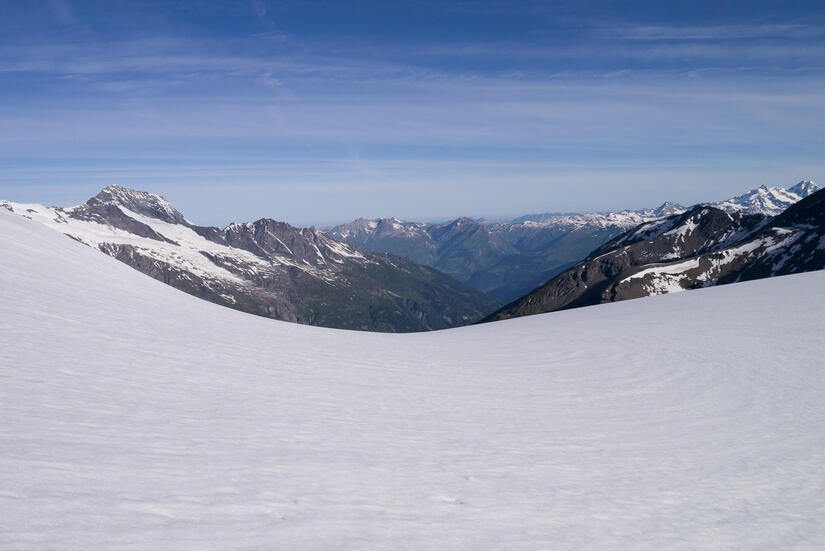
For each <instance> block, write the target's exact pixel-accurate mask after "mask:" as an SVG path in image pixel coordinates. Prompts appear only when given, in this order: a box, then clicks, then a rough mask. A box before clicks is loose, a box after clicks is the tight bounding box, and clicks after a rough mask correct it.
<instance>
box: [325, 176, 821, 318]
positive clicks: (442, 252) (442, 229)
mask: <svg viewBox="0 0 825 551" xmlns="http://www.w3.org/2000/svg"><path fill="white" fill-rule="evenodd" d="M817 189H819V188H818V187H817V186H816V184H814V183H813V182H810V181H806V180H803V181H802V182H799V183H798V184H796V185H795V186H793V187H791V188H788V189H782V188H766V187H763V188H759V189H756V190H752V191H750V192H748V193H745V194H743V195H740V196H737V197H733V198H731V199H728V200H726V201H722V202H719V203H715V204H713V205H712V206H714V207H716V208H719V209H721V210H725V211H727V212H743V213H748V214H756V213H762V214H766V215H776V214H778V213H779V212H781V211H782V210H784V209H785V208H787V207H788V206H790V205H792V204H793V203H794V202H796V201H799V200H800V199H802V198H803V197H806V196H807V195H810V194H811V193H813V192H814V191H816V190H817ZM777 209H778V210H777ZM686 210H687V208H686V207H683V206H682V205H679V204H677V203H672V202H666V203H663V204H662V205H660V206H659V207H656V208H649V209H641V210H623V211H619V212H602V213H584V214H570V213H568V214H559V213H544V214H530V215H525V216H521V217H518V218H515V219H513V220H511V221H506V222H496V221H478V220H473V219H471V218H466V217H462V218H457V219H456V220H454V221H452V222H448V223H443V224H430V223H424V222H408V221H402V220H399V219H397V218H377V219H371V220H370V219H364V218H360V219H358V220H355V221H353V222H351V223H349V224H342V225H339V226H336V227H334V228H332V229H331V230H329V232H328V233H329V235H331V236H333V237H334V238H335V239H338V240H341V241H344V242H347V243H350V244H352V245H355V246H357V247H360V248H363V249H367V250H371V251H377V252H391V253H394V254H398V255H401V256H404V257H406V258H409V259H411V260H413V261H415V262H418V263H420V264H424V265H426V266H431V267H433V268H435V269H437V270H439V271H442V272H444V273H447V274H449V275H451V276H453V277H454V278H456V279H458V280H459V281H461V282H463V283H466V284H467V285H470V286H472V287H475V288H476V289H479V290H482V291H484V292H486V293H489V294H490V295H492V296H494V297H496V298H497V299H499V300H501V301H504V302H507V301H512V300H514V299H516V298H518V297H521V296H523V295H524V294H526V293H528V292H530V291H532V290H533V289H535V288H536V287H538V286H539V285H541V284H543V283H545V282H546V281H548V280H549V279H551V278H552V277H554V276H556V275H557V274H559V273H561V272H563V271H564V270H566V269H568V268H569V267H571V266H573V265H575V264H576V263H577V262H579V261H580V260H581V259H582V258H584V257H585V256H586V255H587V254H588V253H589V252H590V251H592V250H593V249H595V248H596V247H598V246H600V245H602V244H603V243H604V242H606V241H608V240H610V239H612V238H613V237H615V236H617V235H620V234H622V233H623V232H625V231H627V230H629V229H631V228H633V227H636V226H638V225H639V224H644V223H646V222H650V221H653V220H658V219H661V218H663V217H666V216H672V215H675V214H682V213H684V212H685V211H686Z"/></svg>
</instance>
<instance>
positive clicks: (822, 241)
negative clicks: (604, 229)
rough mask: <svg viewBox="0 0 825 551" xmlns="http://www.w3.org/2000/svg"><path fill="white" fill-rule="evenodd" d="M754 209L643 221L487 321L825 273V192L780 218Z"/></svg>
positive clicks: (699, 209) (704, 208)
mask: <svg viewBox="0 0 825 551" xmlns="http://www.w3.org/2000/svg"><path fill="white" fill-rule="evenodd" d="M763 195H764V194H763ZM747 210H748V209H745V208H743V209H739V210H734V211H733V212H727V211H725V210H721V209H718V208H716V207H712V206H709V205H698V206H696V207H694V208H692V209H690V210H689V211H687V212H685V213H684V214H681V215H673V216H669V217H667V218H663V219H661V220H657V221H652V222H647V223H645V224H641V225H639V226H638V227H636V228H634V229H633V230H630V231H628V232H626V233H625V234H622V235H621V236H619V237H617V238H615V239H613V240H611V241H609V242H608V243H605V244H604V245H603V246H601V247H599V248H597V249H596V250H594V251H593V252H592V253H591V254H590V255H589V256H588V257H587V258H586V259H585V260H584V261H583V262H581V263H580V264H578V265H577V266H575V267H573V268H571V269H570V270H567V271H565V272H564V273H562V274H559V275H558V276H556V277H555V278H553V279H551V280H550V281H548V282H547V283H546V284H544V285H542V286H540V287H539V288H537V289H535V290H534V291H533V292H531V293H529V294H527V295H526V296H524V297H522V298H520V299H518V300H516V301H514V302H512V303H510V304H508V305H507V306H505V307H503V308H502V309H501V310H499V311H498V312H496V313H495V314H493V315H491V316H489V317H488V318H487V319H486V320H485V321H493V320H500V319H508V318H512V317H520V316H524V315H531V314H537V313H543V312H551V311H555V310H562V309H567V308H575V307H579V306H588V305H594V304H600V303H605V302H614V301H618V300H625V299H630V298H640V297H644V296H650V295H655V294H664V293H670V292H677V291H682V290H685V289H693V288H698V287H707V286H713V285H722V284H725V283H732V282H736V281H746V280H752V279H759V278H763V277H772V276H777V275H785V274H792V273H800V272H806V271H812V270H820V269H823V268H825V190H822V191H818V192H814V193H812V194H811V195H808V196H807V197H805V198H804V199H802V200H800V201H798V202H796V203H794V204H792V205H791V206H789V207H788V208H787V209H786V210H784V211H783V212H782V213H780V214H778V215H776V216H773V217H771V216H768V215H765V214H761V213H759V214H749V213H748V212H747Z"/></svg>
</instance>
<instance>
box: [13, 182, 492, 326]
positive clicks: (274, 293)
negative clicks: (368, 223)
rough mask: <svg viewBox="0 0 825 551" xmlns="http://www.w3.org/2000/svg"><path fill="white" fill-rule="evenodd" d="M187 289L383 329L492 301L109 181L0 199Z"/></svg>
mask: <svg viewBox="0 0 825 551" xmlns="http://www.w3.org/2000/svg"><path fill="white" fill-rule="evenodd" d="M0 208H2V209H5V210H8V211H11V212H13V213H15V214H19V215H21V216H24V217H26V218H31V219H33V220H36V221H37V222H40V223H42V224H44V225H45V226H47V227H49V228H51V229H53V230H55V231H58V232H60V233H64V234H66V235H68V236H70V237H72V238H73V239H76V240H78V241H80V242H81V243H85V244H86V245H89V246H91V247H94V248H96V249H99V250H100V251H102V252H104V253H106V254H108V255H110V256H113V257H115V258H117V259H118V260H120V261H121V262H124V263H126V264H128V265H129V266H131V267H133V268H135V269H136V270H138V271H141V272H143V273H145V274H148V275H150V276H152V277H154V278H155V279H158V280H160V281H163V282H164V283H167V284H169V285H171V286H172V287H175V288H176V289H180V290H182V291H185V292H187V293H189V294H192V295H195V296H197V297H200V298H203V299H205V300H208V301H210V302H214V303H216V304H221V305H223V306H228V307H230V308H235V309H237V310H242V311H244V312H249V313H252V314H258V315H261V316H266V317H271V318H275V319H279V320H287V321H294V322H298V323H305V324H310V325H321V326H324V327H337V328H344V329H361V330H372V331H387V332H406V331H426V330H430V329H444V328H447V327H456V326H459V325H466V324H468V323H472V322H474V321H477V320H478V319H479V318H481V317H482V316H483V315H485V314H489V313H490V312H491V311H493V310H495V309H496V308H497V307H498V306H499V303H498V302H497V301H496V300H495V299H493V298H491V297H488V296H486V295H485V294H483V293H481V292H479V291H477V290H475V289H473V288H471V287H467V286H465V285H463V284H461V283H460V282H458V281H456V280H454V279H453V278H451V277H449V276H446V275H444V274H442V273H440V272H438V271H436V270H433V269H432V268H429V267H426V266H420V265H418V264H415V263H414V262H411V261H409V260H407V259H405V258H402V257H400V256H393V255H387V254H376V253H372V252H369V251H362V250H359V249H357V248H355V247H353V246H351V245H348V244H346V243H342V242H339V241H336V240H335V239H332V238H330V237H329V236H327V235H326V234H324V233H322V232H319V231H317V230H315V229H314V228H302V229H299V228H295V227H293V226H290V225H289V224H287V223H285V222H279V221H277V220H272V219H270V218H262V219H260V220H256V221H255V222H246V223H233V224H230V225H228V226H226V227H224V228H217V227H211V226H199V225H197V224H194V223H192V222H190V221H189V220H187V219H186V218H185V217H184V216H183V214H182V213H181V212H179V211H178V210H177V209H175V207H173V206H172V205H171V204H170V203H169V202H168V201H166V200H165V199H164V198H163V197H160V196H159V195H155V194H154V193H149V192H145V191H137V190H133V189H128V188H124V187H121V186H108V187H106V188H104V189H103V190H102V191H101V192H100V193H98V194H97V195H96V196H94V197H92V198H91V199H89V200H88V201H86V202H85V203H83V204H80V205H77V206H73V207H65V208H64V207H46V206H43V205H37V204H23V203H13V202H9V201H0Z"/></svg>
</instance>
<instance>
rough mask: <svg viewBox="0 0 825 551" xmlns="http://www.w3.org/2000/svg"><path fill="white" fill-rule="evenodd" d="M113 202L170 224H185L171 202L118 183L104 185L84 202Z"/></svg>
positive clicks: (88, 203) (185, 221)
mask: <svg viewBox="0 0 825 551" xmlns="http://www.w3.org/2000/svg"><path fill="white" fill-rule="evenodd" d="M101 204H103V205H106V204H114V205H117V206H121V207H126V208H127V209H129V210H131V211H132V212H136V213H138V214H142V215H144V216H148V217H150V218H155V219H158V220H162V221H164V222H169V223H170V224H187V223H188V222H187V220H186V218H184V216H183V214H181V213H180V212H179V211H178V210H177V209H176V208H175V207H173V206H172V204H171V203H170V202H169V201H167V200H166V199H164V198H163V197H161V196H160V195H156V194H154V193H149V192H148V191H138V190H134V189H129V188H125V187H122V186H118V185H110V186H106V187H105V188H103V190H101V192H100V193H98V194H97V195H95V196H94V197H92V198H91V199H89V200H88V201H87V202H86V205H87V206H89V207H95V206H98V205H101Z"/></svg>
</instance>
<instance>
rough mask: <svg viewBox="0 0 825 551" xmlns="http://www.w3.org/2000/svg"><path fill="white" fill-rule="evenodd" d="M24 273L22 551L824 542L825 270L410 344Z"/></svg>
mask: <svg viewBox="0 0 825 551" xmlns="http://www.w3.org/2000/svg"><path fill="white" fill-rule="evenodd" d="M0 258H2V262H0V379H2V384H0V480H2V481H3V483H2V485H1V486H0V547H3V548H5V549H68V550H71V549H78V550H80V549H83V550H85V549H170V550H171V549H175V550H179V549H199V550H201V549H216V550H217V549H221V550H223V549H271V548H282V549H330V548H336V549H439V548H440V549H494V548H507V549H539V548H543V549H574V548H575V549H581V548H598V549H661V548H669V549H699V548H704V549H711V548H712V549H777V548H793V549H810V550H815V549H821V548H822V547H823V545H824V544H825V524H824V523H823V522H822V518H825V484H823V477H822V466H823V465H825V400H823V399H822V398H823V395H825V377H823V372H822V358H823V355H824V354H823V353H825V346H823V344H822V338H821V328H822V327H823V326H825V272H813V273H807V274H801V275H793V276H784V277H775V278H771V279H766V280H760V281H753V282H748V283H740V284H735V285H728V286H724V287H718V288H710V289H703V290H698V291H694V292H690V293H679V294H675V295H665V296H658V297H650V298H646V299H641V300H635V301H627V302H622V303H615V304H608V305H602V306H595V307H592V308H581V309H577V310H570V311H565V312H557V313H553V314H547V315H540V316H532V317H529V318H522V319H517V320H510V321H504V322H497V323H491V324H486V325H482V326H473V327H465V328H459V329H451V330H446V331H436V332H430V333H418V334H410V335H388V334H378V333H361V332H351V331H342V330H333V329H324V328H318V327H308V326H302V325H297V324H290V323H285V322H279V321H274V320H270V319H265V318H262V317H256V316H251V315H248V314H245V313H242V312H238V311H235V310H231V309H227V308H221V307H219V306H217V305H214V304H210V303H208V302H205V301H201V300H198V299H196V298H194V297H191V296H189V295H186V294H184V293H182V292H179V291H177V290H175V289H173V288H171V287H169V286H167V285H164V284H162V283H160V282H158V281H156V280H153V279H151V278H150V277H147V276H145V275H143V274H141V273H139V272H137V271H135V270H132V269H131V268H129V267H128V266H126V265H124V264H121V263H119V262H116V261H115V260H114V259H112V258H109V257H107V256H105V255H101V254H99V253H98V252H96V251H94V250H93V249H91V248H89V247H85V246H83V245H81V244H80V243H77V242H75V241H72V240H71V239H68V238H66V237H64V236H62V235H60V234H59V233H57V232H54V231H52V230H50V229H47V228H46V227H44V226H42V225H40V224H37V223H35V222H33V221H31V220H27V219H25V218H22V217H19V216H15V215H13V214H11V213H9V212H7V211H5V210H3V209H0Z"/></svg>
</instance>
